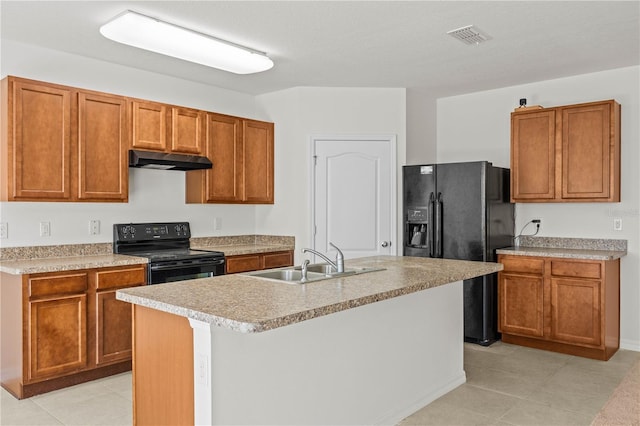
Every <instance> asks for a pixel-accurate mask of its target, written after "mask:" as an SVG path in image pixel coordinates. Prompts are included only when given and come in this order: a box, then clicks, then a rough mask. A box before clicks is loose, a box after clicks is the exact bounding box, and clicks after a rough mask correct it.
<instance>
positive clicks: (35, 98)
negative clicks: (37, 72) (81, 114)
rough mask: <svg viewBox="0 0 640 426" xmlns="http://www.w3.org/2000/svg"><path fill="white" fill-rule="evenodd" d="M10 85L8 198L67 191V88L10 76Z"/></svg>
mask: <svg viewBox="0 0 640 426" xmlns="http://www.w3.org/2000/svg"><path fill="white" fill-rule="evenodd" d="M12 83H13V85H12V86H13V88H12V89H9V92H10V93H9V100H8V102H9V106H8V107H9V120H8V121H9V122H8V123H7V124H8V126H9V129H8V137H9V141H8V145H9V146H8V158H9V161H8V164H7V165H6V166H7V167H8V169H9V170H8V179H7V181H8V182H6V184H7V185H9V187H8V191H7V195H8V199H9V200H45V201H46V200H51V201H53V200H68V199H69V197H70V196H71V173H70V170H71V169H70V167H71V166H70V165H71V95H72V94H71V91H70V90H66V89H64V88H61V87H58V86H53V85H52V86H48V85H46V84H38V83H35V82H34V83H31V82H27V81H21V80H13V81H12Z"/></svg>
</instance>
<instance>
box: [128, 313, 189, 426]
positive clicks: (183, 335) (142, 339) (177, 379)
mask: <svg viewBox="0 0 640 426" xmlns="http://www.w3.org/2000/svg"><path fill="white" fill-rule="evenodd" d="M193 392H194V383H193V333H192V329H191V326H190V325H189V320H188V319H187V318H184V317H181V316H177V315H172V314H169V313H166V312H161V311H157V310H155V309H150V308H145V307H143V306H139V305H133V423H134V424H135V425H160V424H175V425H178V424H179V425H192V424H194V411H193V406H194V404H193V400H194V399H193V398H194V395H193Z"/></svg>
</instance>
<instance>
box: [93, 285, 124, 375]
mask: <svg viewBox="0 0 640 426" xmlns="http://www.w3.org/2000/svg"><path fill="white" fill-rule="evenodd" d="M96 315H97V319H96V365H98V366H101V365H104V364H111V363H114V362H119V361H127V360H129V359H131V304H130V303H127V302H123V301H121V300H117V299H116V290H113V291H105V292H101V293H98V294H96Z"/></svg>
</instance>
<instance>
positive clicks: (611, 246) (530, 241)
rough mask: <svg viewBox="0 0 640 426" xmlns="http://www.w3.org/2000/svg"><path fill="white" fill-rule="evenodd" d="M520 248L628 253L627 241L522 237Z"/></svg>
mask: <svg viewBox="0 0 640 426" xmlns="http://www.w3.org/2000/svg"><path fill="white" fill-rule="evenodd" d="M519 240H520V244H518V246H520V247H541V248H563V249H576V250H615V251H627V240H607V239H594V238H560V237H532V236H524V235H523V236H521V237H520V238H519Z"/></svg>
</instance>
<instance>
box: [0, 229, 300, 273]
mask: <svg viewBox="0 0 640 426" xmlns="http://www.w3.org/2000/svg"><path fill="white" fill-rule="evenodd" d="M191 247H192V248H194V249H201V250H214V251H221V252H223V253H224V254H225V256H232V255H239V254H251V253H267V252H276V251H286V250H293V249H294V248H295V238H294V237H287V236H273V235H240V236H228V237H198V238H192V239H191ZM148 262H149V261H148V259H146V258H143V257H135V256H125V255H118V254H113V245H112V244H111V243H96V244H65V245H55V246H31V247H9V248H2V249H0V272H5V273H8V274H13V275H21V274H35V273H42V272H61V271H73V270H78V269H93V268H108V267H112V266H124V265H138V264H147V263H148Z"/></svg>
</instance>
